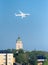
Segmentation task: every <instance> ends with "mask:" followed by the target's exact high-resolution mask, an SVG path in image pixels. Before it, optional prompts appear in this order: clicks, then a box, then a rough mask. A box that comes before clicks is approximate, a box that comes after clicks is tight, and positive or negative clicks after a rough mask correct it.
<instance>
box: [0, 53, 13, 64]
mask: <svg viewBox="0 0 48 65" xmlns="http://www.w3.org/2000/svg"><path fill="white" fill-rule="evenodd" d="M13 59H14V57H13V53H1V52H0V65H13Z"/></svg>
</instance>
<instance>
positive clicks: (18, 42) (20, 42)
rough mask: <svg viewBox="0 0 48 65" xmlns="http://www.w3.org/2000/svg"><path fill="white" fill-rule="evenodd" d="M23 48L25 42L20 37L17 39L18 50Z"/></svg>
mask: <svg viewBox="0 0 48 65" xmlns="http://www.w3.org/2000/svg"><path fill="white" fill-rule="evenodd" d="M19 49H23V43H22V40H21V38H20V37H18V39H17V41H16V50H19Z"/></svg>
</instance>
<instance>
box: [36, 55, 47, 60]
mask: <svg viewBox="0 0 48 65" xmlns="http://www.w3.org/2000/svg"><path fill="white" fill-rule="evenodd" d="M37 59H46V57H45V56H43V55H40V56H37Z"/></svg>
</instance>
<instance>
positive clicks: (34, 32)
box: [0, 0, 48, 51]
mask: <svg viewBox="0 0 48 65" xmlns="http://www.w3.org/2000/svg"><path fill="white" fill-rule="evenodd" d="M20 10H21V11H23V12H24V13H29V14H30V16H27V17H26V18H24V19H21V17H16V16H15V15H14V14H15V13H19V11H20ZM18 36H20V37H21V39H22V41H23V45H24V49H25V50H34V49H36V50H44V51H48V0H0V49H8V48H11V49H12V48H14V49H15V48H16V40H17V38H18Z"/></svg>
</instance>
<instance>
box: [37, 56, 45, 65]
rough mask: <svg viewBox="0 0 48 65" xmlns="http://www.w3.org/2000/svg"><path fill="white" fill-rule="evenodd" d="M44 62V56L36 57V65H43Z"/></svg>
mask: <svg viewBox="0 0 48 65" xmlns="http://www.w3.org/2000/svg"><path fill="white" fill-rule="evenodd" d="M45 60H46V57H44V56H42V55H41V56H37V65H43V62H44V61H45Z"/></svg>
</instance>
